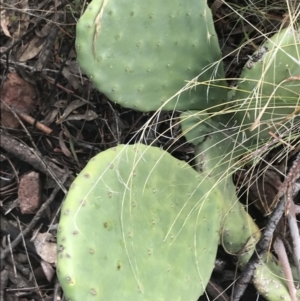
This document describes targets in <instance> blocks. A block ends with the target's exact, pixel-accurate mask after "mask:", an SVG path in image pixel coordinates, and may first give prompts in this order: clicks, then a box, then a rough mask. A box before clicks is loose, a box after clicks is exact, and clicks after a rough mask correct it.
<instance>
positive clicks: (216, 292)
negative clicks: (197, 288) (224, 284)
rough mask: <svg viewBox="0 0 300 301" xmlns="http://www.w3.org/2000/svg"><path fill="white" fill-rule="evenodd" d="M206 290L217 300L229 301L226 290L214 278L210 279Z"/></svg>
mask: <svg viewBox="0 0 300 301" xmlns="http://www.w3.org/2000/svg"><path fill="white" fill-rule="evenodd" d="M206 292H207V293H208V294H209V295H210V297H212V298H213V299H214V300H215V301H229V300H230V299H229V296H228V295H227V294H226V292H225V291H224V290H223V289H222V288H221V287H220V286H219V285H218V284H217V283H215V282H214V281H213V280H210V281H209V282H208V284H207V286H206Z"/></svg>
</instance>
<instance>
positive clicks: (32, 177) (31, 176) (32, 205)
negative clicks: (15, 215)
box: [18, 171, 41, 214]
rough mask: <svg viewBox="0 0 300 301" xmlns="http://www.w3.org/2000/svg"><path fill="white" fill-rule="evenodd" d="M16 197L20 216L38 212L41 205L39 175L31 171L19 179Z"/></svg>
mask: <svg viewBox="0 0 300 301" xmlns="http://www.w3.org/2000/svg"><path fill="white" fill-rule="evenodd" d="M18 197H19V202H20V209H21V212H22V214H33V213H35V212H36V211H37V210H38V208H39V207H40V204H41V182H40V175H39V173H37V172H35V171H32V172H30V173H28V174H25V175H24V176H23V177H22V178H21V180H20V185H19V191H18Z"/></svg>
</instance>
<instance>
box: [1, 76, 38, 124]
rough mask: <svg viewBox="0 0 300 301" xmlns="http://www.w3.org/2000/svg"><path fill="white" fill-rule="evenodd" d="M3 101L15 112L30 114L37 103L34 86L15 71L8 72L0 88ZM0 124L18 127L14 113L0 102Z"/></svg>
mask: <svg viewBox="0 0 300 301" xmlns="http://www.w3.org/2000/svg"><path fill="white" fill-rule="evenodd" d="M0 94H1V98H2V100H3V102H5V103H6V104H7V105H9V106H11V107H12V109H14V110H16V111H17V112H21V113H26V114H30V113H31V112H33V110H34V109H35V107H36V105H37V93H36V91H35V88H34V86H32V85H31V84H29V83H28V82H27V81H25V80H24V79H22V78H21V77H19V75H18V74H17V73H9V74H8V76H7V80H6V81H5V82H4V84H3V86H2V88H1V90H0ZM1 124H2V125H3V126H5V127H10V128H18V127H19V125H20V124H19V121H18V120H17V119H16V117H15V116H14V114H13V113H12V112H11V111H10V110H9V109H8V108H7V107H6V106H5V105H4V104H1Z"/></svg>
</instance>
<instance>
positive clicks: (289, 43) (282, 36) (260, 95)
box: [234, 27, 300, 139]
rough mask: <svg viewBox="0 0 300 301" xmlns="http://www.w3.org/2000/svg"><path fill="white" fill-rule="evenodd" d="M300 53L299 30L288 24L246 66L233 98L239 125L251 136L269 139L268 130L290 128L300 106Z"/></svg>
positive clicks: (276, 131) (278, 130)
mask: <svg viewBox="0 0 300 301" xmlns="http://www.w3.org/2000/svg"><path fill="white" fill-rule="evenodd" d="M299 55H300V31H299V30H298V31H297V30H292V29H291V28H290V27H289V28H286V29H284V30H282V31H280V32H279V33H278V34H275V35H274V36H273V37H271V39H269V40H268V41H267V42H266V43H264V45H262V46H261V47H260V48H259V49H258V50H257V52H256V53H255V54H254V55H253V57H252V59H251V60H249V61H248V63H247V64H246V65H245V67H244V70H243V72H242V74H241V79H240V82H239V84H238V89H237V91H236V93H235V97H234V99H235V100H236V101H237V108H236V110H238V112H237V113H236V120H237V122H238V123H237V124H242V125H244V126H243V127H242V129H245V130H246V134H247V136H248V137H251V136H253V137H254V138H255V139H257V138H258V137H259V138H260V139H268V138H271V136H270V134H269V133H268V131H269V130H271V131H272V132H273V133H274V134H276V135H277V136H279V135H280V134H282V133H284V132H286V130H287V128H291V124H292V122H293V121H292V120H293V118H292V117H294V115H297V114H299V106H300V80H299V76H300V58H299ZM254 61H256V62H254ZM297 110H298V111H297ZM262 112H263V114H262ZM260 114H262V116H261V117H260ZM258 117H260V118H259V122H258V123H255V121H256V120H257V118H258ZM289 121H290V123H289ZM253 123H255V126H254V127H253V128H252V129H251V126H253ZM256 125H257V127H256Z"/></svg>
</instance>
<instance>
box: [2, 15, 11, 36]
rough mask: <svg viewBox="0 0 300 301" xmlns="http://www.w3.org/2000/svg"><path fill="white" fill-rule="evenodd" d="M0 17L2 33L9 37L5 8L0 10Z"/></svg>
mask: <svg viewBox="0 0 300 301" xmlns="http://www.w3.org/2000/svg"><path fill="white" fill-rule="evenodd" d="M0 18H1V20H0V21H1V29H2V30H3V33H4V34H5V35H6V36H7V37H10V38H11V35H10V33H9V30H8V23H9V22H8V17H7V16H6V10H2V11H1V13H0Z"/></svg>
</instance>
